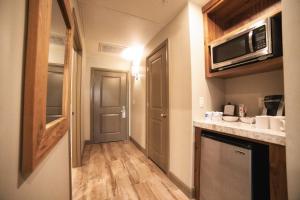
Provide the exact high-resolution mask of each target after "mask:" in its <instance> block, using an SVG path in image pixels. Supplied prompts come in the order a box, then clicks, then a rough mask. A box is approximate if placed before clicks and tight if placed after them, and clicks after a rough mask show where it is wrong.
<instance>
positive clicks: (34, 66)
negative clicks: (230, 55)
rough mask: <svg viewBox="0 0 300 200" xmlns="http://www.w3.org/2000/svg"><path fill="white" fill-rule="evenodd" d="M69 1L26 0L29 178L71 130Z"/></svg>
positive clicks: (25, 152)
mask: <svg viewBox="0 0 300 200" xmlns="http://www.w3.org/2000/svg"><path fill="white" fill-rule="evenodd" d="M72 23H73V20H72V15H71V5H70V2H69V0H29V1H28V28H27V44H26V60H25V74H24V96H23V127H22V130H23V131H22V160H21V171H22V175H23V176H24V177H27V176H28V175H30V174H31V173H32V171H33V170H34V169H35V168H36V167H37V165H38V164H39V163H40V162H41V161H42V160H43V159H44V158H45V157H46V156H47V154H48V153H49V152H50V151H51V149H52V148H53V147H54V146H55V145H56V144H57V142H58V141H59V140H60V139H61V138H62V137H63V136H64V135H65V134H66V133H67V131H68V129H69V104H70V103H69V102H70V65H71V61H72V57H71V55H72V54H71V52H72V51H71V50H72V45H73V44H72V41H73V39H72V38H73V36H72V34H73V29H72V27H73V26H72V25H73V24H72Z"/></svg>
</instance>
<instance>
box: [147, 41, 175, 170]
mask: <svg viewBox="0 0 300 200" xmlns="http://www.w3.org/2000/svg"><path fill="white" fill-rule="evenodd" d="M168 44H169V41H168V39H166V40H165V41H163V42H162V43H161V44H160V45H158V46H157V47H156V48H155V49H154V50H153V51H152V52H151V53H150V54H149V55H148V56H147V57H146V107H145V109H146V155H147V157H148V158H149V107H148V102H149V98H150V96H149V94H150V91H149V73H148V67H149V66H148V59H149V58H150V57H151V56H152V55H154V54H155V53H156V52H157V51H159V50H160V49H161V48H163V47H165V48H166V91H167V111H166V113H167V116H168V120H167V133H166V134H167V137H166V138H167V169H166V174H167V175H168V174H169V170H170V133H169V132H170V102H169V101H170V99H169V46H168Z"/></svg>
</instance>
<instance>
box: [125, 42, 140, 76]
mask: <svg viewBox="0 0 300 200" xmlns="http://www.w3.org/2000/svg"><path fill="white" fill-rule="evenodd" d="M143 52H144V47H143V46H141V45H135V46H132V47H129V48H126V49H125V50H124V51H123V52H122V53H121V56H122V58H124V59H126V60H129V61H131V65H132V67H131V73H132V76H133V77H134V78H135V80H136V81H138V80H141V74H140V62H141V59H142V56H143Z"/></svg>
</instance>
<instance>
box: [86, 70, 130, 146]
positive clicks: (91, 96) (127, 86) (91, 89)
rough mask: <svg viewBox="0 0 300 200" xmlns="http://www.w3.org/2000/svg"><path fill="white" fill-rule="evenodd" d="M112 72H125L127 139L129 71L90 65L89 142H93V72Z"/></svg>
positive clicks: (127, 132) (127, 124)
mask: <svg viewBox="0 0 300 200" xmlns="http://www.w3.org/2000/svg"><path fill="white" fill-rule="evenodd" d="M95 71H98V72H112V73H125V74H126V96H127V97H126V108H127V116H126V140H128V139H129V117H130V112H129V78H130V77H129V74H130V73H129V71H127V70H113V69H107V68H98V67H91V80H90V141H89V142H90V143H94V142H95V139H94V122H93V116H94V106H93V96H94V91H93V88H94V72H95Z"/></svg>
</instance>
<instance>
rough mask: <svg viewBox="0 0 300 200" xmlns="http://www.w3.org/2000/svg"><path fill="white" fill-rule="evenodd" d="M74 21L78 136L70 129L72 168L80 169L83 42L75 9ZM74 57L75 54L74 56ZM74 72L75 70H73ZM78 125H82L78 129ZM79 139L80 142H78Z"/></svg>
mask: <svg viewBox="0 0 300 200" xmlns="http://www.w3.org/2000/svg"><path fill="white" fill-rule="evenodd" d="M73 19H74V34H73V44H74V45H73V51H74V53H76V54H78V55H79V56H80V63H79V62H78V60H79V59H78V57H77V56H76V60H77V61H76V66H75V67H76V74H75V77H72V83H71V85H72V86H74V85H73V81H74V80H73V79H76V83H75V87H76V88H72V93H73V90H76V97H75V98H76V99H75V103H76V105H75V112H76V113H75V115H76V121H75V123H76V125H75V126H76V128H75V129H76V131H75V133H76V135H75V137H74V135H73V124H72V127H70V129H71V130H72V131H71V134H72V141H71V143H72V145H71V148H72V154H73V155H71V156H72V157H71V158H72V159H71V166H72V167H80V166H81V165H82V163H81V160H82V159H81V158H82V152H81V143H82V140H83V138H82V137H81V130H82V128H81V125H82V120H81V115H82V112H81V111H82V107H81V102H82V98H81V94H82V41H81V39H80V35H79V26H78V20H77V17H76V14H75V9H74V8H73ZM73 56H74V54H73ZM78 64H80V65H81V67H80V68H79V67H78ZM73 67H74V63H73ZM78 69H80V70H81V72H80V74H78V73H79V72H78ZM73 70H74V69H73ZM73 75H74V72H73V71H72V76H73ZM79 75H80V76H81V77H78V76H79ZM78 81H80V84H78ZM78 91H79V94H78ZM71 98H73V94H72V95H71ZM71 102H72V103H73V102H74V100H73V99H71ZM73 106H74V105H73V104H72V107H71V119H70V121H72V122H73V115H74V113H73V112H74V111H73ZM78 113H80V115H78ZM78 125H80V126H79V127H80V128H79V127H78ZM78 139H79V140H80V141H78ZM78 142H80V144H79V145H78Z"/></svg>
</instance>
